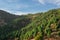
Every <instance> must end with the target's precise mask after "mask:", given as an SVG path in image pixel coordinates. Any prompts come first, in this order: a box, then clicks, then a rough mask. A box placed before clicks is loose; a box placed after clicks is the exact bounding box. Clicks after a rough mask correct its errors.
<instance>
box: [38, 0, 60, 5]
mask: <svg viewBox="0 0 60 40" xmlns="http://www.w3.org/2000/svg"><path fill="white" fill-rule="evenodd" d="M38 2H39V3H41V4H43V5H44V4H47V3H50V4H54V5H57V6H60V0H38Z"/></svg>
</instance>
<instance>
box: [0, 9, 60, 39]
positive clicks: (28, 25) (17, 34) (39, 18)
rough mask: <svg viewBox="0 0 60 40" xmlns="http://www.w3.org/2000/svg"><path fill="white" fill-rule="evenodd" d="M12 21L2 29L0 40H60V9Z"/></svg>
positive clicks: (0, 30)
mask: <svg viewBox="0 0 60 40" xmlns="http://www.w3.org/2000/svg"><path fill="white" fill-rule="evenodd" d="M2 15H3V14H2ZM4 15H5V16H6V14H4ZM7 17H8V15H7ZM7 17H6V18H7ZM9 17H11V16H9ZM1 18H2V20H3V19H4V18H3V16H1ZM12 19H13V20H11V21H10V22H11V23H9V21H8V25H4V26H2V27H0V40H60V9H52V10H49V11H47V12H42V13H36V14H29V15H21V16H19V17H17V18H12ZM7 20H8V18H7ZM7 20H6V21H7ZM3 21H4V20H3ZM6 21H4V22H6ZM1 22H2V21H1Z"/></svg>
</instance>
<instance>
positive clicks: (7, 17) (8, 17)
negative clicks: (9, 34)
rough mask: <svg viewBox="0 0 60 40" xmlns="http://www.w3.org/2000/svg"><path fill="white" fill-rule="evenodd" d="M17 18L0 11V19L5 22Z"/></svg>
mask: <svg viewBox="0 0 60 40" xmlns="http://www.w3.org/2000/svg"><path fill="white" fill-rule="evenodd" d="M18 17H19V16H17V15H13V14H11V13H9V12H6V11H3V10H0V19H3V20H4V21H5V22H11V21H12V20H13V19H15V18H18Z"/></svg>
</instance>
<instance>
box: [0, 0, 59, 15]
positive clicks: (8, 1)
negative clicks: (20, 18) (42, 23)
mask: <svg viewBox="0 0 60 40" xmlns="http://www.w3.org/2000/svg"><path fill="white" fill-rule="evenodd" d="M59 7H60V0H0V10H5V11H7V12H10V13H13V14H16V15H22V14H28V13H35V12H42V11H47V10H49V9H54V8H59Z"/></svg>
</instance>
